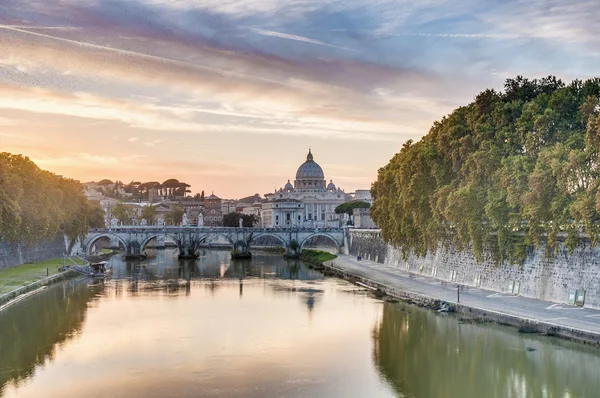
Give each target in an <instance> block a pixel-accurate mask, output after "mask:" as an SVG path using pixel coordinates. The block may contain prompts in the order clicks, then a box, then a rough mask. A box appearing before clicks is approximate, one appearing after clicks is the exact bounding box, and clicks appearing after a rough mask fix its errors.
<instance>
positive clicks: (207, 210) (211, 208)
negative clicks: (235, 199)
mask: <svg viewBox="0 0 600 398" xmlns="http://www.w3.org/2000/svg"><path fill="white" fill-rule="evenodd" d="M221 205H222V203H221V198H219V197H218V196H216V195H215V194H214V193H213V194H212V195H210V196H209V197H208V198H205V199H204V214H203V215H204V225H205V226H207V227H222V226H223V209H222V207H221Z"/></svg>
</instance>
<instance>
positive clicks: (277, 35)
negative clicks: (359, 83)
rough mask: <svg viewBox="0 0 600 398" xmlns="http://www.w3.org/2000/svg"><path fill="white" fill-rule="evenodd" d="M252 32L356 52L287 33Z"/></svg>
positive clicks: (253, 29)
mask: <svg viewBox="0 0 600 398" xmlns="http://www.w3.org/2000/svg"><path fill="white" fill-rule="evenodd" d="M252 31H253V32H254V33H257V34H259V35H263V36H271V37H277V38H280V39H286V40H294V41H300V42H304V43H311V44H318V45H320V46H326V47H334V48H340V49H342V50H348V51H356V50H353V49H351V48H348V47H343V46H336V45H333V44H328V43H324V42H322V41H319V40H315V39H311V38H308V37H304V36H298V35H291V34H288V33H281V32H274V31H272V30H265V29H258V28H252Z"/></svg>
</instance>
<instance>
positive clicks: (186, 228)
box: [89, 225, 345, 232]
mask: <svg viewBox="0 0 600 398" xmlns="http://www.w3.org/2000/svg"><path fill="white" fill-rule="evenodd" d="M344 229H345V228H334V227H322V228H321V227H312V228H309V227H301V228H283V227H280V228H255V227H244V228H239V227H197V226H179V227H177V226H164V227H161V226H145V227H142V226H138V225H122V226H118V227H114V228H90V230H89V232H107V231H116V232H119V231H124V232H125V231H127V232H137V231H139V232H147V231H190V230H198V231H206V232H327V231H329V232H342V231H343V230H344Z"/></svg>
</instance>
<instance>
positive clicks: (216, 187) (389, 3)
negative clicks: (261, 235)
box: [0, 0, 600, 198]
mask: <svg viewBox="0 0 600 398" xmlns="http://www.w3.org/2000/svg"><path fill="white" fill-rule="evenodd" d="M599 10H600V8H599V7H598V2H597V0H587V1H585V0H561V1H557V0H556V1H555V0H520V1H515V0H497V1H496V0H461V1H458V0H454V1H450V0H330V1H322V0H76V1H64V0H1V1H0V151H2V152H12V153H22V154H25V155H27V156H29V157H30V158H31V159H32V160H34V161H35V162H36V163H37V164H38V165H39V166H40V167H42V168H45V169H48V170H51V171H53V172H55V173H57V174H62V175H65V176H69V177H73V178H76V179H79V180H81V181H90V180H99V179H102V178H110V179H113V180H114V179H119V180H122V181H125V182H129V181H131V180H134V179H135V180H141V181H149V180H158V181H163V180H166V179H167V178H171V177H174V178H178V179H180V180H183V181H186V182H187V183H189V184H191V185H192V190H193V192H199V191H201V190H205V191H207V192H211V191H214V192H215V194H217V195H219V196H221V197H225V198H236V197H242V196H247V195H250V194H253V193H255V192H258V193H260V194H264V193H266V192H271V191H273V189H274V188H275V187H277V188H279V187H281V186H283V185H284V184H285V183H286V182H287V180H288V179H292V180H293V179H294V177H295V172H296V169H297V167H298V166H299V165H300V164H301V163H302V162H303V161H304V160H305V156H306V153H307V151H308V148H309V147H311V148H312V151H313V154H314V156H315V161H317V162H318V163H319V164H321V166H322V167H323V169H324V171H325V176H326V178H327V179H328V180H329V179H333V180H334V182H336V183H337V184H338V185H339V186H341V187H342V188H344V189H345V190H346V191H347V192H350V191H354V190H355V189H361V188H369V187H370V184H371V182H372V181H373V180H374V179H375V177H376V174H377V169H378V168H379V167H381V166H383V165H385V164H386V163H387V162H388V160H389V159H390V158H391V157H392V156H393V154H394V153H396V152H397V151H398V150H399V149H400V147H401V145H402V143H403V142H404V141H406V140H408V139H415V140H417V139H419V138H420V137H421V136H423V135H424V134H426V133H427V131H428V129H429V127H430V125H431V123H432V122H433V121H434V120H437V119H440V118H441V117H443V116H444V115H445V114H447V113H449V112H450V111H452V109H454V108H456V107H457V106H460V105H464V104H467V103H468V102H470V101H471V100H472V99H473V97H474V95H476V94H477V93H478V92H480V91H482V90H484V89H486V88H488V87H491V88H496V89H501V88H502V85H503V81H504V79H506V78H508V77H515V76H516V75H524V76H526V77H531V78H534V77H543V76H546V75H549V74H553V75H556V76H558V77H560V78H562V79H563V80H572V79H575V78H579V79H586V78H590V77H593V76H595V75H596V76H597V75H600V70H599V65H600V39H599V37H600V23H598V22H597V21H598V20H599V19H600V15H599V13H600V11H599Z"/></svg>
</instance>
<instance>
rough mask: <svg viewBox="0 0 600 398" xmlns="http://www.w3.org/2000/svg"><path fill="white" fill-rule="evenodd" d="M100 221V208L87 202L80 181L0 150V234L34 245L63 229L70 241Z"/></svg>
mask: <svg viewBox="0 0 600 398" xmlns="http://www.w3.org/2000/svg"><path fill="white" fill-rule="evenodd" d="M99 220H100V221H99ZM103 224H104V213H103V211H102V209H101V208H99V206H97V205H92V204H90V203H89V202H88V200H87V199H86V197H85V196H84V194H83V186H82V185H81V184H80V183H79V182H77V181H74V180H72V179H69V178H62V177H59V176H56V175H55V174H52V173H50V172H48V171H45V170H41V169H40V168H38V167H37V166H36V165H35V163H33V162H32V161H31V160H30V159H29V158H27V157H24V156H22V155H12V154H10V153H0V237H2V238H4V239H6V240H7V241H9V242H18V243H25V244H33V243H36V242H39V241H42V240H44V239H50V238H54V237H56V235H57V234H58V233H60V232H61V231H62V232H64V234H65V235H67V236H68V237H69V238H70V239H71V242H72V243H73V242H74V241H75V240H76V239H77V238H78V237H81V236H83V235H85V234H86V233H87V231H88V229H89V227H90V226H102V225H103Z"/></svg>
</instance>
